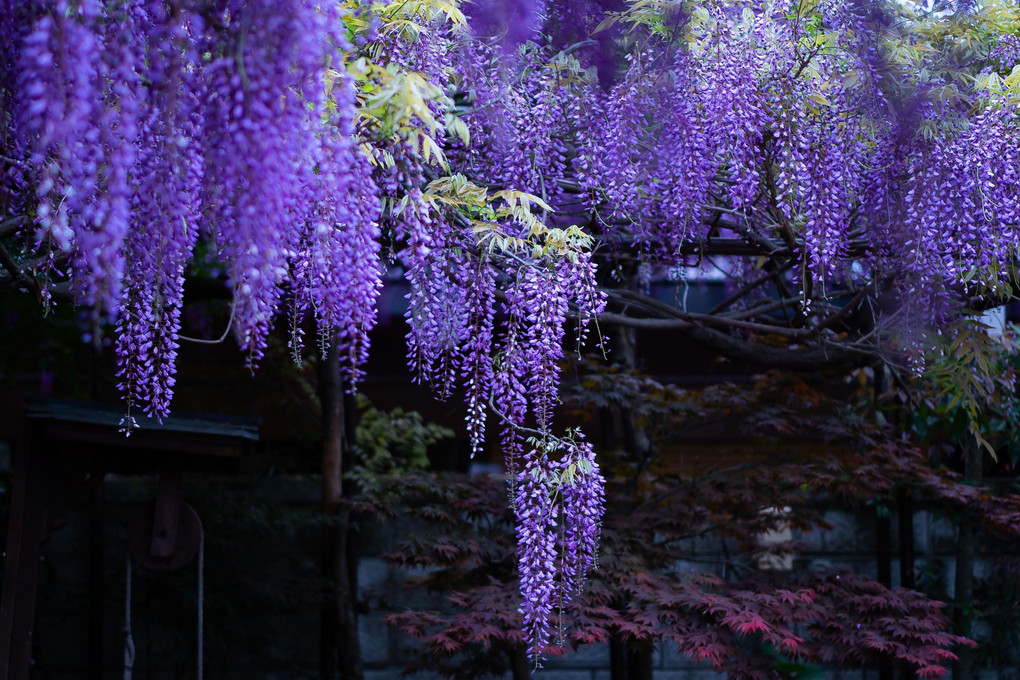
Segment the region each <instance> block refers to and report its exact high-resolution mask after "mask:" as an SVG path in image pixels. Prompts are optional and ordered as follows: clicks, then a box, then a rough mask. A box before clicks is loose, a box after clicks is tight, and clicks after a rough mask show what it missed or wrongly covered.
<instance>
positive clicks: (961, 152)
mask: <svg viewBox="0 0 1020 680" xmlns="http://www.w3.org/2000/svg"><path fill="white" fill-rule="evenodd" d="M890 11H891V10H890ZM1002 16H1010V15H1009V13H1008V12H1006V11H1005V10H1004V13H1003V14H1002ZM612 20H614V21H617V22H624V23H628V24H629V25H630V27H631V35H632V36H634V38H635V45H636V47H635V49H634V50H633V51H631V52H629V53H628V55H627V59H628V66H627V70H626V72H625V74H624V75H623V77H622V78H621V80H620V81H619V82H617V83H616V84H615V85H614V86H613V87H612V88H611V89H610V90H608V91H606V92H598V91H594V92H593V94H592V95H591V96H587V98H586V99H585V106H583V107H580V108H579V109H578V111H579V119H578V121H577V123H576V129H577V130H578V131H579V137H578V142H579V144H580V148H579V150H578V157H577V158H576V160H575V162H574V167H575V169H576V172H577V176H578V178H579V179H580V181H581V184H582V187H583V188H584V189H585V191H586V192H587V196H588V205H589V208H590V209H591V210H592V211H593V212H594V214H595V215H596V216H598V217H599V218H600V220H599V224H600V227H601V229H602V231H603V234H604V238H605V239H606V240H607V241H608V242H609V243H613V244H622V245H620V247H623V248H629V247H635V248H637V249H639V250H641V251H643V253H644V255H646V256H652V257H656V258H660V259H662V260H665V261H666V262H667V263H669V262H674V263H675V262H679V261H680V260H681V259H682V257H681V256H680V254H679V253H680V246H681V244H683V243H684V242H688V243H689V242H698V241H700V240H702V239H704V238H706V237H708V236H711V235H716V236H720V235H721V236H730V237H735V238H742V239H744V240H746V241H748V242H750V243H752V244H757V245H760V246H761V247H762V248H763V249H764V251H765V252H767V251H768V250H770V249H773V248H777V247H787V248H790V249H792V250H793V251H794V253H795V256H796V257H797V258H799V259H800V260H801V261H802V262H803V268H802V269H801V268H798V270H797V273H796V277H797V278H798V279H800V280H801V287H802V290H803V295H804V297H805V302H807V300H808V299H809V298H810V297H812V296H821V297H824V296H825V291H826V283H830V284H831V283H840V282H844V281H845V280H846V278H847V276H848V272H849V271H850V269H851V265H852V264H853V265H854V266H856V267H858V271H862V272H865V275H866V276H867V277H868V278H869V280H871V281H876V282H877V281H881V280H885V279H887V278H891V279H897V280H898V281H899V283H898V290H899V292H900V294H901V295H902V296H904V301H903V307H904V308H905V309H907V310H920V312H919V316H923V317H925V318H926V319H927V322H926V323H924V324H923V325H925V326H930V325H931V324H932V323H933V322H934V323H937V322H938V320H940V319H943V320H944V319H945V318H947V315H952V314H955V313H958V305H957V306H954V304H953V303H952V301H953V299H954V298H959V297H960V290H961V289H962V288H964V287H966V284H967V281H970V280H971V278H972V277H975V276H977V277H978V278H979V279H982V282H983V283H984V284H989V283H990V281H993V280H997V279H998V277H999V274H998V272H1002V271H1003V270H1004V267H1006V266H1008V265H1007V264H1006V263H1008V262H1010V261H1012V260H1013V259H1015V258H1016V256H1017V253H1018V249H1017V244H1020V221H1018V220H1017V218H1016V215H1015V205H1016V200H1017V199H1016V196H1017V193H1016V176H1017V173H1018V172H1020V167H1018V166H1017V159H1016V157H1015V149H1016V147H1017V144H1016V140H1017V139H1018V133H1020V129H1018V127H1017V115H1016V106H1017V101H1018V95H1020V89H1018V86H1017V82H1016V78H1015V77H1012V76H1009V77H1006V76H1008V74H1010V73H1011V72H1012V70H1013V68H1014V66H1015V65H1016V59H1015V58H1014V57H1016V55H1017V50H1016V49H1015V45H1016V41H1017V39H1016V36H1015V34H1012V33H1004V34H1002V35H1001V36H1000V37H999V38H998V39H996V40H995V41H994V44H993V45H992V46H991V47H990V52H991V54H990V56H989V58H988V61H987V63H988V66H987V67H986V68H985V70H984V71H983V72H982V74H981V75H979V76H977V77H976V85H975V87H974V88H973V90H972V91H971V92H968V93H964V92H962V91H961V90H960V89H959V88H958V87H957V85H956V84H955V82H954V80H953V77H954V76H953V73H954V72H953V70H952V68H953V66H952V65H951V64H950V65H948V66H945V67H942V66H940V65H939V64H937V63H934V62H933V61H932V60H931V58H926V57H924V56H923V54H924V52H923V48H918V49H917V50H916V51H914V49H913V45H912V44H911V43H910V41H912V40H916V41H919V42H920V41H925V40H927V41H929V43H927V44H930V43H931V42H932V41H935V40H937V39H940V38H939V36H942V37H943V38H944V37H945V36H944V34H942V33H938V34H936V35H935V36H932V35H927V34H923V33H922V35H921V37H919V38H915V37H913V36H909V35H907V36H904V37H902V38H899V40H900V42H899V43H895V44H891V45H890V44H885V43H883V42H882V41H883V40H889V38H888V35H890V34H891V33H893V31H891V30H890V29H888V27H889V26H890V25H891V24H892V21H891V20H890V19H888V18H886V17H885V16H884V15H883V14H882V13H881V12H880V11H878V10H877V9H874V8H873V9H872V10H868V11H865V10H863V9H861V8H860V7H859V5H858V4H857V3H852V2H848V1H846V0H824V1H823V2H819V3H815V4H814V5H812V6H811V8H810V9H806V8H805V7H804V6H803V4H802V3H795V2H794V3H791V2H785V1H784V2H780V1H778V0H777V1H774V2H768V3H764V4H762V5H760V6H757V5H754V6H752V5H751V4H747V5H743V4H741V3H726V2H709V3H701V4H697V5H691V6H689V7H688V6H687V5H684V6H681V7H674V6H670V7H669V8H664V7H651V6H649V5H647V4H643V3H636V4H635V5H634V6H633V8H632V9H631V10H629V11H627V12H623V13H620V14H617V15H615V16H614V17H613V19H612ZM961 20H962V19H961ZM1016 20H1017V17H1015V16H1014V17H1013V21H1014V23H1015V22H1016ZM665 25H669V26H672V27H673V29H672V31H666V30H664V28H663V27H664V26H665ZM928 30H932V31H935V30H936V28H931V29H928ZM943 30H946V31H948V30H950V29H943ZM919 33H920V32H919ZM925 59H927V61H925ZM915 60H916V61H915ZM940 69H942V70H940ZM918 73H920V74H922V75H923V77H926V78H927V79H928V80H927V82H917V83H914V84H913V85H911V88H912V89H909V88H903V87H902V83H903V82H904V81H909V80H911V79H912V78H915V77H916V76H917V74H918ZM893 83H897V85H894V84H893ZM897 88H899V89H897ZM992 158H994V159H996V163H997V165H996V164H995V163H992V161H991V159H992ZM993 166H994V167H996V168H997V170H996V171H990V170H989V168H991V167H993ZM776 244H778V245H776ZM862 244H866V245H863V247H864V248H865V252H864V254H863V255H862V254H861V247H862ZM981 273H984V274H981ZM985 274H988V275H990V279H989V278H988V276H985ZM812 283H813V284H814V285H811V284H812ZM992 285H994V284H992ZM972 287H973V286H972ZM952 291H956V292H955V293H954V292H952Z"/></svg>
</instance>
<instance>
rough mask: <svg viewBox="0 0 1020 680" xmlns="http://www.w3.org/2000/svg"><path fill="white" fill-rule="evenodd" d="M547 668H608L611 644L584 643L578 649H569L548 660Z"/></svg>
mask: <svg viewBox="0 0 1020 680" xmlns="http://www.w3.org/2000/svg"><path fill="white" fill-rule="evenodd" d="M544 665H545V666H546V667H547V668H578V669H580V668H608V667H609V645H607V644H601V645H582V646H580V647H578V648H577V651H576V652H575V651H572V650H570V651H568V652H567V653H566V654H564V655H563V656H554V657H550V658H549V659H547V660H546V662H545V664H544Z"/></svg>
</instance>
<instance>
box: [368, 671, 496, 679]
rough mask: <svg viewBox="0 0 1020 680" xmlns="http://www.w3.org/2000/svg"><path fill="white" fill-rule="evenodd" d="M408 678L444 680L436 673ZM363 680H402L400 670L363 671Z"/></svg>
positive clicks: (416, 674)
mask: <svg viewBox="0 0 1020 680" xmlns="http://www.w3.org/2000/svg"><path fill="white" fill-rule="evenodd" d="M410 677H411V679H412V680H446V679H445V678H444V677H443V676H441V675H439V674H437V673H415V674H414V675H412V676H410ZM487 677H492V676H487ZM365 680H402V678H401V677H400V668H385V669H383V670H375V671H365Z"/></svg>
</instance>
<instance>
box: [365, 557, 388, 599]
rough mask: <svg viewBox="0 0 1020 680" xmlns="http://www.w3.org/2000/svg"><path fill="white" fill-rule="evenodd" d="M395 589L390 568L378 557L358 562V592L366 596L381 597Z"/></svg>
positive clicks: (366, 558)
mask: <svg viewBox="0 0 1020 680" xmlns="http://www.w3.org/2000/svg"><path fill="white" fill-rule="evenodd" d="M392 587H393V578H392V570H391V569H390V566H389V565H388V564H386V563H385V562H383V561H382V560H381V559H379V558H378V557H363V558H361V559H360V560H358V590H359V591H360V592H362V593H365V594H371V595H381V594H383V592H385V591H387V590H391V589H392Z"/></svg>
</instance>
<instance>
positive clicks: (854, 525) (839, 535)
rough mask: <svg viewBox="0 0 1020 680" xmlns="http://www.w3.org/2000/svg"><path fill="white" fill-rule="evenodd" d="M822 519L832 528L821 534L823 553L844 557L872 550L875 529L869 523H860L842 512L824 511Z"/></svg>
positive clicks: (865, 521)
mask: <svg viewBox="0 0 1020 680" xmlns="http://www.w3.org/2000/svg"><path fill="white" fill-rule="evenodd" d="M822 517H823V518H824V519H825V521H826V522H828V523H829V525H831V526H832V528H831V529H829V530H828V531H825V532H823V534H822V548H823V552H826V553H830V554H841V555H846V554H855V553H859V552H862V551H866V552H867V551H872V550H874V545H875V529H874V526H873V525H872V523H871V522H868V521H867V520H864V521H861V520H860V519H858V517H857V516H855V515H853V514H850V513H848V512H846V511H843V510H826V511H825V512H824V513H823V515H822Z"/></svg>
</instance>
